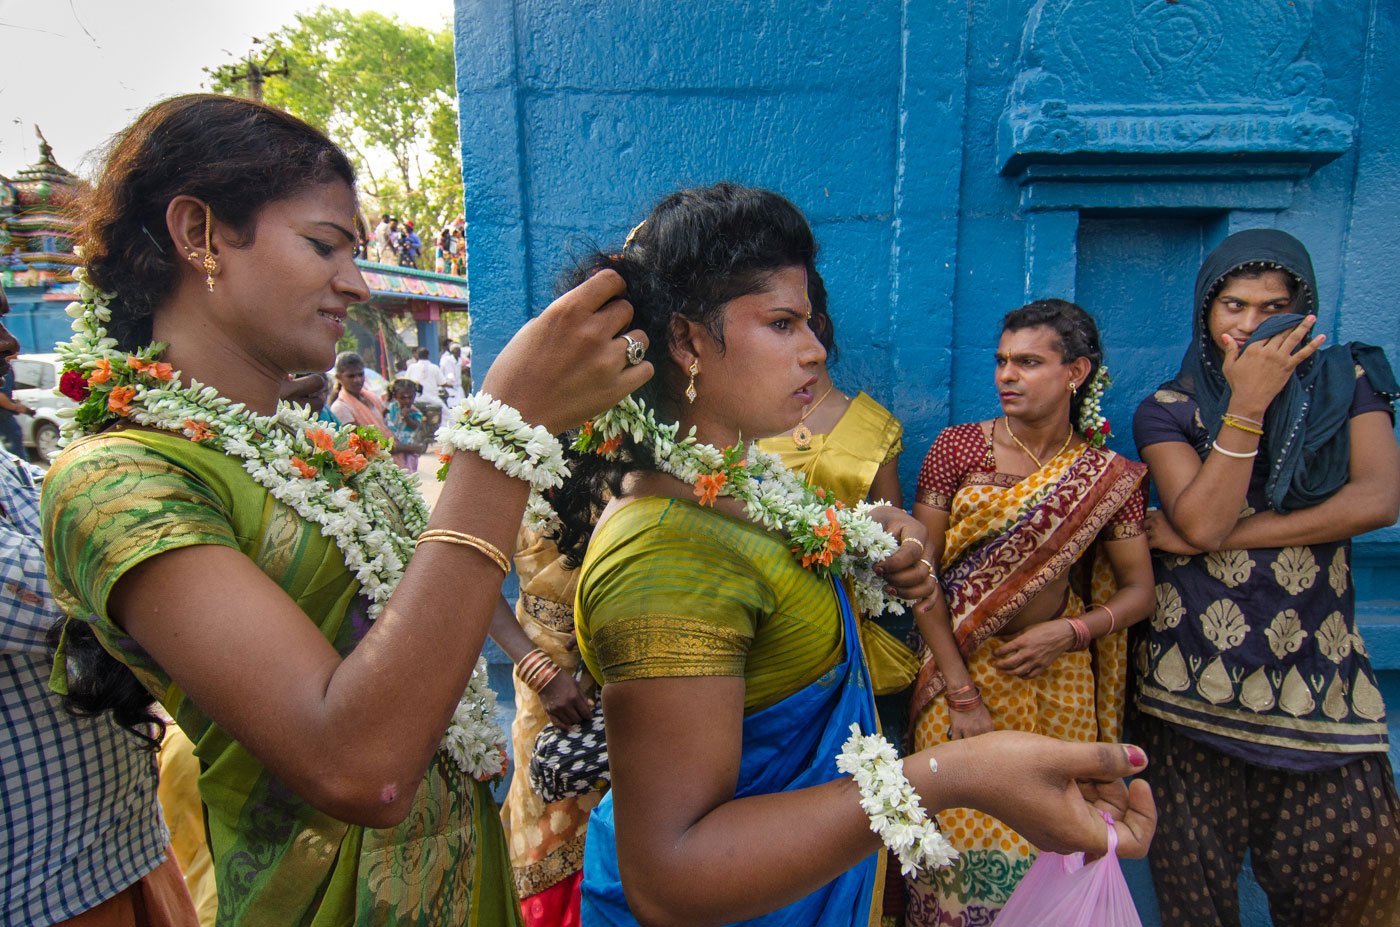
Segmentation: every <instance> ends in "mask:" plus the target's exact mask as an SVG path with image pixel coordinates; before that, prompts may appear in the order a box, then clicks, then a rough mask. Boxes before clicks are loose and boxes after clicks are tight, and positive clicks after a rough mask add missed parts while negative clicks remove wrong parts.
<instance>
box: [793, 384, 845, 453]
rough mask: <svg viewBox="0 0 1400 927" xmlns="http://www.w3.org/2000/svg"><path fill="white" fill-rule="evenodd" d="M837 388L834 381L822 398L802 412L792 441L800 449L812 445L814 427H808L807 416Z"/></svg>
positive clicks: (805, 448) (802, 449) (803, 449)
mask: <svg viewBox="0 0 1400 927" xmlns="http://www.w3.org/2000/svg"><path fill="white" fill-rule="evenodd" d="M834 389H836V384H835V383H833V384H831V385H830V386H828V387H827V389H826V392H824V393H822V398H820V399H818V400H817V401H816V402H814V403H812V404H811V405H810V406H808V407H807V411H806V412H803V413H802V417H801V418H799V419H798V420H797V427H796V428H794V429H793V430H792V443H793V444H795V445H797V449H798V450H799V451H805V450H807V448H809V447H811V446H812V429H810V428H808V427H807V416H809V415H811V414H812V413H813V412H815V411H817V406H819V405H821V404H822V403H823V402H825V401H826V397H828V396H830V395H831V391H832V390H834Z"/></svg>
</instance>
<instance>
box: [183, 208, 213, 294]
mask: <svg viewBox="0 0 1400 927" xmlns="http://www.w3.org/2000/svg"><path fill="white" fill-rule="evenodd" d="M213 239H214V211H213V210H212V209H210V208H209V204H208V203H205V204H204V258H203V259H202V260H201V259H200V257H199V254H198V253H196V252H194V251H191V252H190V254H189V258H190V260H191V261H198V262H199V265H200V266H201V267H203V268H204V285H205V286H207V287H209V292H210V293H212V292H214V275H215V274H216V273H218V272H219V261H218V259H217V258H215V257H214V249H213V244H214V240H213Z"/></svg>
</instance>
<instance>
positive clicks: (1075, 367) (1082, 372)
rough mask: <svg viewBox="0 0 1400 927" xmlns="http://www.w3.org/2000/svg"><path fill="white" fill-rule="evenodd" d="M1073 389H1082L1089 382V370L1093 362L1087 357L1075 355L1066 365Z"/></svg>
mask: <svg viewBox="0 0 1400 927" xmlns="http://www.w3.org/2000/svg"><path fill="white" fill-rule="evenodd" d="M1066 366H1067V367H1069V374H1070V377H1071V378H1072V382H1073V383H1074V384H1075V389H1083V388H1084V387H1085V386H1087V385H1088V384H1089V371H1091V370H1093V369H1094V362H1093V361H1091V360H1089V358H1087V357H1076V358H1075V359H1074V360H1072V361H1070V362H1069V363H1068V364H1067V365H1066Z"/></svg>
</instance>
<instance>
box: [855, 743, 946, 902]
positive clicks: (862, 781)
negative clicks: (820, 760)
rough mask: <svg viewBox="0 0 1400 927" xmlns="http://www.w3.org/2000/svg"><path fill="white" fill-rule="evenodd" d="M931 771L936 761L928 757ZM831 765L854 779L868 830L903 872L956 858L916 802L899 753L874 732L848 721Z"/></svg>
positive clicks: (933, 866) (938, 866) (936, 866)
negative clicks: (847, 733) (848, 733)
mask: <svg viewBox="0 0 1400 927" xmlns="http://www.w3.org/2000/svg"><path fill="white" fill-rule="evenodd" d="M930 764H931V765H932V766H933V770H934V772H937V771H938V766H937V765H936V763H934V762H933V761H930ZM836 769H837V770H838V771H840V772H842V773H845V774H846V775H848V776H850V777H851V778H852V779H854V780H855V783H856V788H857V789H859V790H860V807H861V809H862V810H863V811H865V813H866V815H868V816H869V818H870V829H871V830H873V831H874V832H875V833H877V834H879V835H880V839H881V840H882V841H883V842H884V844H885V846H887V847H889V848H890V849H891V850H892V851H894V854H895V855H896V856H897V857H899V868H900V871H901V872H903V873H904V875H906V876H910V875H917V874H918V873H919V872H920V871H921V870H923V869H941V868H943V867H944V866H948V865H950V864H951V863H952V862H953V860H955V859H957V858H958V851H957V850H954V849H953V845H952V844H951V843H949V842H948V838H947V837H944V836H943V833H942V832H941V831H940V830H939V829H938V823H937V822H936V821H935V820H934V819H933V818H931V817H929V814H928V812H926V811H925V810H924V807H923V805H921V804H919V796H918V794H917V793H915V791H914V787H913V786H912V785H910V784H909V780H908V779H906V778H905V776H904V769H903V767H902V766H901V765H900V762H899V755H898V754H896V753H895V750H894V747H892V746H890V743H889V741H887V740H885V738H883V737H881V736H880V735H879V734H862V733H861V732H860V725H858V724H852V725H851V736H850V737H849V738H847V739H846V742H845V743H844V744H843V745H842V746H841V752H840V753H838V754H837V755H836Z"/></svg>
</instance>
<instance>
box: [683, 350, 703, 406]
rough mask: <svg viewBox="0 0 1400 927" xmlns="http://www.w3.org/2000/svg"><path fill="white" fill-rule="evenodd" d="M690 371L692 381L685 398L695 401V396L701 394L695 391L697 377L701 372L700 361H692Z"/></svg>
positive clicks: (687, 387)
mask: <svg viewBox="0 0 1400 927" xmlns="http://www.w3.org/2000/svg"><path fill="white" fill-rule="evenodd" d="M689 373H690V383H689V384H688V385H687V386H686V388H685V398H686V399H689V400H690V401H691V402H694V401H695V397H696V396H698V395H700V394H699V393H697V392H696V391H695V377H696V376H697V375H698V374H699V373H700V362H699V361H698V360H693V361H691V362H690V370H689Z"/></svg>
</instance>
